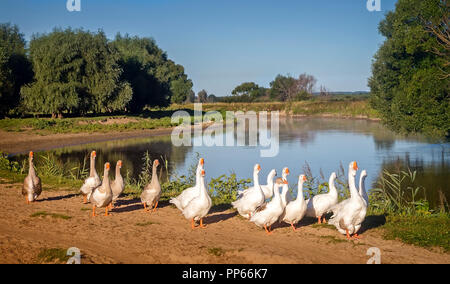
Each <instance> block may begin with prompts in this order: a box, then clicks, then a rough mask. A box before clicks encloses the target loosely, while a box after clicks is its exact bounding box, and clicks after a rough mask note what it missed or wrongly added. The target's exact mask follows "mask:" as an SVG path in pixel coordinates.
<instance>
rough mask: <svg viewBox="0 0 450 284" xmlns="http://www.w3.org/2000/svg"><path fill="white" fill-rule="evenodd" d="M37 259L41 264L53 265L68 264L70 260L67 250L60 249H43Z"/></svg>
mask: <svg viewBox="0 0 450 284" xmlns="http://www.w3.org/2000/svg"><path fill="white" fill-rule="evenodd" d="M37 257H38V260H39V262H41V263H49V262H50V263H53V262H55V261H58V262H60V263H66V262H67V261H68V260H69V258H70V256H68V255H67V250H64V249H60V248H50V249H47V248H46V249H41V251H40V252H39V254H38V256H37Z"/></svg>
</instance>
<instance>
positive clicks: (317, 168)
mask: <svg viewBox="0 0 450 284" xmlns="http://www.w3.org/2000/svg"><path fill="white" fill-rule="evenodd" d="M194 139H201V137H195V138H194ZM93 149H95V150H96V151H97V153H98V159H97V169H98V170H99V172H102V165H103V163H104V162H106V161H109V162H111V163H113V164H115V162H116V161H117V160H119V159H121V160H123V161H124V167H123V171H124V173H125V172H127V171H128V172H129V173H130V174H131V175H132V176H137V175H138V174H139V172H140V170H141V165H142V160H141V159H142V156H143V154H144V153H145V152H146V151H149V152H150V153H151V156H152V158H160V157H161V156H164V157H167V159H168V160H169V173H170V174H178V175H184V174H186V173H187V172H188V169H189V167H190V166H191V165H192V164H193V163H195V161H196V157H197V153H198V154H199V155H200V156H201V157H204V158H205V160H206V165H205V167H206V168H205V169H206V173H207V176H208V177H209V178H211V177H218V176H220V175H222V174H229V173H231V172H235V173H236V174H237V176H238V178H250V177H252V169H253V166H254V164H255V163H260V164H261V166H262V175H261V176H260V177H261V178H260V181H261V183H264V184H265V180H266V176H267V174H268V173H269V172H270V170H271V169H277V170H278V173H281V169H282V168H283V167H285V166H288V167H289V168H290V170H291V175H290V176H289V181H290V183H291V184H296V183H297V178H298V175H299V174H301V173H303V171H304V166H305V163H306V162H307V163H308V164H309V166H310V168H311V170H312V173H313V174H314V175H315V176H319V175H320V172H323V174H324V175H325V178H326V180H328V177H329V175H330V174H331V172H333V171H338V170H339V167H340V164H341V163H342V164H343V165H344V168H345V169H347V166H348V164H349V162H351V161H353V160H356V161H357V162H358V165H359V168H360V169H366V170H367V172H368V174H369V177H368V179H367V182H368V184H367V185H366V187H367V188H372V187H374V186H375V184H376V181H377V179H378V177H379V175H380V173H381V171H382V169H383V168H387V169H390V170H394V169H396V168H398V167H406V166H408V167H410V168H411V169H413V170H417V171H418V177H417V182H418V184H420V185H422V186H424V187H425V188H426V189H427V198H428V199H429V200H430V201H431V203H432V205H435V204H436V203H437V200H438V197H437V196H438V195H437V190H438V189H441V190H442V191H443V192H444V193H445V194H446V198H447V200H449V201H450V190H449V184H450V183H449V182H450V144H449V143H446V144H430V143H428V142H427V141H426V140H425V139H424V138H422V137H417V136H415V137H405V136H401V135H397V134H395V133H393V132H391V131H389V130H388V129H386V128H385V127H383V126H382V125H381V124H380V123H377V122H371V121H365V120H345V119H325V118H304V119H300V118H287V119H281V124H280V150H279V154H278V156H276V157H274V158H260V150H261V148H260V147H249V146H246V147H205V146H203V147H193V146H192V147H174V146H173V145H172V143H171V139H170V136H160V137H148V138H137V139H136V138H134V139H128V140H127V139H125V140H116V141H110V142H102V143H95V144H85V145H79V146H72V147H67V148H61V149H55V150H53V151H51V152H53V153H54V154H55V155H56V156H58V157H59V158H60V159H61V161H63V162H64V163H71V162H81V161H83V159H84V158H85V157H86V155H88V153H89V152H90V151H91V150H93ZM21 158H23V156H18V157H16V159H21Z"/></svg>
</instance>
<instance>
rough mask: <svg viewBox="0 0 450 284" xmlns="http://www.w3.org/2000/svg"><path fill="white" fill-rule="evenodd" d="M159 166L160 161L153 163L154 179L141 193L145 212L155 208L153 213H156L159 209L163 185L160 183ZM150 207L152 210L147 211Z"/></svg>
mask: <svg viewBox="0 0 450 284" xmlns="http://www.w3.org/2000/svg"><path fill="white" fill-rule="evenodd" d="M158 166H159V160H154V161H153V168H152V179H151V180H150V183H149V184H147V185H146V186H145V188H144V190H143V191H142V193H141V203H142V204H143V205H144V210H145V211H150V210H151V208H152V207H153V212H155V211H156V208H157V207H158V202H159V198H160V197H161V184H160V183H159V179H158V174H157V172H156V170H157V168H158ZM147 206H149V207H150V210H149V209H147Z"/></svg>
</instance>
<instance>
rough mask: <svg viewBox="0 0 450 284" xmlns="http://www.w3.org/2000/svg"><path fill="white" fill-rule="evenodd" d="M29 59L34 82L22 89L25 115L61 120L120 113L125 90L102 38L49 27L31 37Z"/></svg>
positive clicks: (114, 53)
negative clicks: (64, 116) (74, 115)
mask: <svg viewBox="0 0 450 284" xmlns="http://www.w3.org/2000/svg"><path fill="white" fill-rule="evenodd" d="M30 58H31V60H32V63H33V70H34V73H35V78H34V81H33V82H32V83H31V84H29V85H26V86H24V87H23V88H22V91H21V92H22V98H23V105H24V106H25V107H26V108H27V109H28V110H30V111H34V112H41V113H44V114H52V116H53V117H55V116H56V115H58V116H59V117H61V116H62V114H63V113H64V112H72V113H78V112H82V113H86V112H88V111H92V112H94V113H98V112H107V111H109V112H110V111H114V110H125V109H126V106H127V105H128V103H129V101H130V99H131V95H132V93H131V88H130V86H129V85H128V84H127V83H126V82H121V81H120V80H119V79H120V75H121V72H122V70H121V68H120V67H119V65H118V64H117V60H118V58H119V54H118V52H117V50H115V49H114V48H113V47H112V46H111V45H110V44H109V43H108V40H107V38H106V36H105V34H104V33H103V32H102V31H100V32H98V33H91V32H86V31H83V30H71V29H66V30H60V29H55V30H54V31H53V32H52V33H49V34H44V35H33V37H32V40H31V42H30Z"/></svg>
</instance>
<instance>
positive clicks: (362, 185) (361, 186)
mask: <svg viewBox="0 0 450 284" xmlns="http://www.w3.org/2000/svg"><path fill="white" fill-rule="evenodd" d="M366 177H367V176H361V178H360V179H359V194H360V195H361V196H365V195H367V191H366V186H365V183H364V182H365V180H366Z"/></svg>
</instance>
